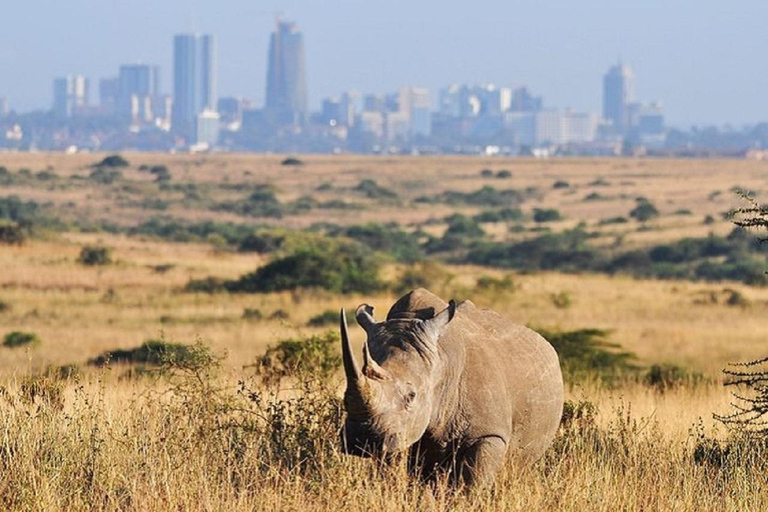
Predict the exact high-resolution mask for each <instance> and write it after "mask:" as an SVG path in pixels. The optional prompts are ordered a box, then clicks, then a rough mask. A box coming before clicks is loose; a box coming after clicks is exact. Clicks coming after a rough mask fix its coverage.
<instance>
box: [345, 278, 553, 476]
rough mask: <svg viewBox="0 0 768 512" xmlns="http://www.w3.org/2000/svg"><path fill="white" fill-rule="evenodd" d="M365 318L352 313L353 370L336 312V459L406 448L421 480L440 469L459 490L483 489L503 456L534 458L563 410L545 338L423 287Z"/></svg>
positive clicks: (368, 310)
mask: <svg viewBox="0 0 768 512" xmlns="http://www.w3.org/2000/svg"><path fill="white" fill-rule="evenodd" d="M372 313H373V308H372V307H371V306H368V305H366V304H363V305H361V306H360V307H358V308H357V312H356V317H357V322H358V323H359V324H360V326H361V327H362V328H363V329H364V330H365V332H366V333H367V340H366V342H365V343H364V345H363V361H362V366H361V365H360V364H359V363H358V361H357V359H356V358H355V356H354V355H353V353H352V349H351V346H350V341H349V334H348V332H347V322H346V318H345V315H344V310H343V309H342V311H341V346H342V356H343V361H344V371H345V374H346V379H347V387H346V391H345V393H344V406H345V409H346V412H347V418H346V422H345V424H344V428H343V431H342V435H341V437H342V445H343V450H344V452H345V453H348V454H352V455H358V456H361V457H370V456H373V457H381V458H384V459H389V458H391V457H392V456H393V455H394V454H397V453H403V452H407V454H408V460H409V466H410V468H411V469H412V470H413V471H414V472H415V473H417V474H419V475H420V476H421V477H423V478H426V479H429V478H433V477H436V476H438V475H440V474H444V473H445V472H448V473H450V477H451V481H452V482H454V483H455V484H459V483H463V484H466V485H468V486H477V485H486V484H489V483H492V482H493V481H494V479H495V476H496V474H497V473H498V472H499V470H500V469H501V467H502V465H503V464H504V462H505V461H506V460H508V459H513V460H515V461H517V462H519V463H525V462H531V461H535V460H537V459H538V458H540V457H541V456H542V454H543V453H544V451H545V450H546V449H547V447H549V445H550V444H551V443H552V440H553V438H554V436H555V434H556V432H557V429H558V426H559V424H560V416H561V414H562V410H563V378H562V373H561V371H560V364H559V361H558V357H557V353H556V352H555V350H554V349H553V348H552V346H551V345H550V344H549V343H548V342H547V340H545V339H544V338H543V337H542V336H541V335H539V334H538V333H536V332H535V331H532V330H531V329H528V328H527V327H525V326H522V325H517V324H514V323H512V322H511V321H509V320H507V319H505V318H503V317H501V316H500V315H498V314H497V313H495V312H494V311H491V310H488V309H479V308H477V307H476V306H475V305H474V304H473V303H472V302H470V301H464V302H462V303H461V304H459V305H458V306H457V305H456V303H455V302H454V301H451V302H450V303H449V304H447V303H446V302H445V301H443V300H442V299H440V298H439V297H437V296H436V295H434V294H432V293H431V292H429V291H427V290H425V289H423V288H420V289H418V290H414V291H412V292H410V293H408V294H407V295H405V296H403V297H402V298H400V299H399V300H398V301H397V302H396V303H395V304H394V305H393V306H392V308H391V309H390V311H389V314H388V315H387V319H386V321H384V322H376V321H375V320H374V319H373V315H372Z"/></svg>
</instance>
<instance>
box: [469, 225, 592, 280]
mask: <svg viewBox="0 0 768 512" xmlns="http://www.w3.org/2000/svg"><path fill="white" fill-rule="evenodd" d="M591 236H592V235H591V234H589V233H587V232H586V231H584V230H582V229H573V230H567V231H564V232H562V233H558V234H545V235H542V236H540V237H537V238H533V239H530V240H523V241H521V242H482V243H480V244H478V245H477V246H475V247H473V248H471V249H470V250H469V252H468V253H467V255H466V257H465V258H464V260H463V261H464V262H467V263H472V264H476V265H487V266H491V267H502V268H514V269H518V270H524V271H533V270H561V271H565V272H579V271H585V270H597V269H600V268H601V266H602V265H603V262H604V261H605V257H604V256H603V255H602V254H601V253H599V252H598V251H597V249H595V248H594V247H592V246H590V245H589V244H588V243H587V240H588V239H589V238H590V237H591Z"/></svg>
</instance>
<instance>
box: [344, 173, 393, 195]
mask: <svg viewBox="0 0 768 512" xmlns="http://www.w3.org/2000/svg"><path fill="white" fill-rule="evenodd" d="M352 190H354V191H356V192H361V193H362V194H363V195H365V197H367V198H369V199H390V200H392V199H397V194H396V193H395V192H394V191H393V190H390V189H388V188H386V187H382V186H381V185H379V184H378V183H376V181H375V180H372V179H369V178H366V179H364V180H361V181H360V183H358V184H357V186H355V187H354V188H353V189H352Z"/></svg>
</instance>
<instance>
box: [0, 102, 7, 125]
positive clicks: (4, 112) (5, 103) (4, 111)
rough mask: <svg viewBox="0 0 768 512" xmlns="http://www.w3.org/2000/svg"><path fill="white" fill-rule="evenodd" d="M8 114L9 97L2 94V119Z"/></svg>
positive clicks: (0, 112) (0, 106)
mask: <svg viewBox="0 0 768 512" xmlns="http://www.w3.org/2000/svg"><path fill="white" fill-rule="evenodd" d="M7 116H8V98H4V97H2V96H0V119H2V118H4V117H7Z"/></svg>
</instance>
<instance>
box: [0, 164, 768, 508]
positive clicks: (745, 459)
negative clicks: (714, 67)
mask: <svg viewBox="0 0 768 512" xmlns="http://www.w3.org/2000/svg"><path fill="white" fill-rule="evenodd" d="M124 156H125V157H126V158H127V159H128V160H129V161H130V163H131V166H130V167H129V168H126V169H124V170H122V181H120V182H119V183H117V184H112V185H110V186H108V187H105V186H102V185H95V184H93V183H90V182H85V181H82V182H81V181H73V180H71V179H69V177H70V176H84V177H87V176H88V175H89V173H90V172H91V168H90V167H89V166H90V165H92V164H93V163H94V162H96V161H98V160H100V159H101V158H102V157H103V155H99V156H97V155H75V156H60V155H46V154H38V155H34V154H33V155H17V154H3V155H0V166H5V167H6V168H8V169H10V170H16V169H20V168H28V169H30V170H31V171H32V172H33V173H36V172H39V171H42V170H46V169H47V170H48V171H49V172H52V173H55V174H56V175H57V178H55V179H53V180H40V181H29V182H26V181H24V180H20V181H16V182H13V183H9V184H7V185H3V186H0V196H2V197H5V196H9V195H18V196H19V197H21V198H22V199H24V200H35V201H37V202H39V203H49V202H50V203H51V205H52V206H50V208H52V209H53V211H55V212H56V215H57V216H59V217H60V218H61V219H64V220H66V221H72V220H75V219H87V220H89V221H97V220H98V221H104V222H109V223H114V224H117V225H121V226H134V225H137V224H138V223H141V222H143V221H145V220H148V219H150V218H151V217H152V216H154V215H156V214H157V213H158V212H156V211H152V209H148V208H146V207H140V206H137V205H140V204H142V203H141V201H142V199H143V198H147V197H152V198H154V199H159V200H163V201H165V202H166V203H167V204H166V206H165V208H164V209H163V210H162V212H161V213H162V214H163V215H165V216H169V217H173V218H175V219H182V220H186V221H190V222H192V221H200V220H206V219H207V220H216V221H222V222H225V221H231V222H234V223H240V224H242V223H248V222H251V223H264V224H266V225H272V226H281V227H287V228H292V229H298V228H305V227H308V226H310V225H311V224H315V223H318V222H326V223H336V224H340V225H353V224H360V223H364V222H368V221H375V222H379V223H383V222H390V221H392V222H396V223H398V224H399V225H400V226H402V227H403V228H404V229H406V230H408V229H410V230H413V229H415V227H417V226H418V227H421V228H423V229H424V230H425V231H427V232H430V233H432V234H434V235H435V236H440V235H441V234H442V232H443V231H445V229H446V227H445V223H444V222H440V221H439V219H442V218H443V217H445V216H447V215H449V214H452V213H455V212H459V213H463V214H466V215H475V214H477V213H479V212H481V211H483V210H484V209H485V208H484V207H483V206H479V205H466V204H463V205H449V204H444V203H415V202H413V199H415V198H416V197H419V196H425V195H436V194H439V193H442V192H444V191H448V190H451V191H461V192H470V191H473V190H477V189H479V188H481V187H483V186H486V185H490V186H493V187H496V188H499V189H504V188H508V187H514V188H515V189H519V190H525V189H530V194H529V197H527V199H526V200H525V202H523V203H522V206H521V209H522V210H523V211H525V212H526V214H528V213H529V212H530V211H531V210H532V209H533V208H556V209H558V210H559V211H560V212H561V213H562V215H563V217H564V219H563V220H560V221H555V222H552V223H549V224H547V225H548V226H550V229H552V231H553V232H559V231H562V230H564V229H569V228H572V227H574V226H575V225H577V224H578V223H579V222H585V223H586V224H587V225H588V226H589V228H590V229H593V230H594V232H595V233H596V235H595V236H594V238H593V239H594V243H595V244H596V245H598V246H600V245H603V246H611V245H615V244H616V239H617V238H620V239H621V244H622V247H625V248H629V249H632V248H638V247H645V246H649V245H652V244H659V243H664V242H670V241H675V240H679V239H680V238H682V237H700V236H707V234H708V233H710V232H712V233H715V234H719V235H726V234H727V233H729V232H730V231H731V229H732V225H731V224H730V222H729V221H728V220H725V219H723V218H722V216H721V214H722V213H723V212H726V211H728V210H730V209H732V208H734V207H739V206H741V205H742V203H741V202H740V200H739V199H738V197H737V196H736V195H735V194H733V193H732V192H731V191H730V190H731V189H732V188H733V187H739V188H743V189H748V190H753V191H755V192H756V193H757V195H758V198H759V197H761V195H760V193H761V187H763V186H764V184H765V183H766V178H768V165H767V164H765V163H760V162H743V161H710V160H706V161H693V160H691V161H687V160H686V161H666V160H660V161H657V160H547V161H535V160H497V159H489V160H482V159H476V158H384V157H382V158H362V157H302V160H304V165H302V166H298V167H286V166H282V165H280V161H281V160H282V158H278V157H260V156H230V155H226V156H224V155H222V156H186V155H184V156H182V155H179V156H167V155H138V154H137V155H133V154H128V155H124ZM140 164H146V165H165V166H167V168H168V170H169V171H170V174H171V180H170V182H171V183H174V184H176V183H182V184H184V183H195V184H197V185H198V188H199V190H198V191H199V192H200V193H201V195H202V196H204V198H205V199H206V200H207V201H212V202H216V201H219V202H221V201H226V200H234V199H235V198H237V197H240V196H242V192H241V191H240V190H241V188H243V187H245V188H246V189H247V187H249V186H254V185H257V184H263V183H268V184H270V185H273V186H274V187H275V188H276V190H277V195H278V197H279V198H280V200H281V201H283V202H286V203H287V202H289V201H294V200H296V199H298V198H300V197H302V196H307V195H311V196H312V197H314V198H315V199H316V200H317V201H331V200H339V199H340V200H343V201H347V202H353V203H359V204H360V205H362V209H346V210H343V209H334V208H313V209H311V210H310V211H308V212H304V213H302V214H295V215H293V214H288V215H285V216H283V217H282V218H265V219H249V218H245V217H243V216H242V215H239V214H237V213H233V212H231V211H220V210H216V209H204V208H199V206H200V205H199V202H196V201H197V200H195V201H193V200H190V199H189V198H188V197H186V198H185V197H184V193H183V191H181V190H179V189H168V188H166V189H162V188H158V187H157V185H156V184H155V183H154V181H153V179H152V177H151V176H148V175H147V173H146V172H142V171H141V170H139V169H138V168H137V167H138V166H139V165H140ZM484 168H488V169H492V170H493V171H494V172H496V171H498V170H500V169H509V170H510V171H511V172H512V177H511V178H509V179H499V178H490V179H489V178H487V177H486V178H484V177H482V176H481V175H480V170H481V169H484ZM365 178H372V179H375V180H376V182H377V183H378V184H379V185H381V186H383V187H386V188H387V189H390V190H392V191H394V192H395V193H396V194H397V196H398V198H399V199H398V202H394V201H390V202H387V201H383V202H382V201H378V200H377V199H376V198H372V197H366V196H361V195H360V194H358V193H356V192H354V191H353V190H352V189H353V188H354V187H355V185H357V184H358V183H359V182H360V181H361V180H362V179H365ZM557 181H565V182H568V185H569V186H568V187H561V188H553V183H554V182H557ZM323 184H330V186H322V185H323ZM318 188H321V190H319V191H318V190H317V189H318ZM534 189H535V190H534ZM592 193H596V194H598V195H599V198H597V199H592V200H587V201H585V200H584V199H585V197H586V196H588V195H589V194H592ZM637 196H644V197H646V198H647V199H648V200H649V201H651V202H652V203H653V204H655V205H656V207H657V208H658V210H659V211H660V213H661V215H660V216H659V217H657V218H655V219H654V220H653V221H651V222H650V223H649V224H643V225H639V224H638V223H636V222H627V223H611V224H603V223H601V222H600V221H601V220H603V219H606V218H611V217H615V216H627V214H628V212H629V211H630V210H631V209H632V208H633V207H634V206H635V204H636V199H635V198H636V197H637ZM682 210H686V211H687V212H688V213H685V214H683V213H680V212H681V211H682ZM707 215H710V216H712V220H711V221H709V222H707V223H704V222H703V219H704V217H705V216H707ZM436 219H437V221H436ZM523 222H524V225H525V226H527V227H529V228H530V227H531V226H534V225H533V224H532V223H531V222H530V220H525V221H523ZM484 227H485V229H486V232H487V233H488V236H489V237H491V238H493V239H494V240H507V239H516V238H520V239H523V238H530V237H534V236H536V231H535V230H531V229H527V230H522V229H518V230H510V229H508V228H509V226H508V225H506V224H504V223H495V224H489V225H484ZM83 231H84V230H83V229H66V230H61V229H59V230H56V231H50V230H42V231H38V232H36V233H35V235H34V236H33V237H32V238H31V239H30V240H28V241H27V242H26V243H25V244H23V245H21V246H6V245H0V269H2V270H1V271H0V301H2V303H4V304H6V305H7V306H8V307H7V309H5V310H0V335H4V334H6V333H8V332H11V331H25V332H34V333H36V334H37V335H38V336H39V339H40V342H39V343H38V344H37V345H30V346H25V347H20V348H13V349H11V348H2V347H0V351H1V355H2V357H0V385H1V386H2V388H1V389H0V409H2V414H0V474H2V478H1V479H0V507H2V508H3V509H19V510H38V509H50V510H57V509H60V510H115V509H130V510H165V509H177V510H324V509H345V510H371V509H378V510H765V509H768V490H766V489H768V476H767V475H768V472H767V471H766V464H767V463H766V452H765V448H763V446H762V445H761V444H760V443H755V442H752V441H750V440H744V439H742V438H740V437H739V436H738V435H734V434H730V433H729V432H728V431H727V429H726V428H724V427H723V426H722V425H720V424H718V423H717V422H716V421H715V420H714V419H713V418H712V413H726V412H728V411H729V410H730V406H729V402H730V399H731V397H730V395H729V390H727V389H724V388H723V386H722V379H721V376H720V370H721V368H723V367H724V366H725V365H726V364H727V363H728V362H730V361H744V360H749V359H754V358H757V357H762V356H766V355H768V347H766V344H765V341H764V340H765V339H766V334H768V323H766V322H765V317H766V312H768V288H765V287H760V286H749V285H746V284H741V283H735V282H692V281H685V280H649V279H637V278H633V277H629V276H625V275H606V274H597V273H578V274H563V273H556V272H533V273H517V272H514V271H512V270H500V269H492V268H487V267H480V266H469V265H454V264H450V263H448V264H445V265H444V266H443V267H442V268H441V270H440V271H439V272H438V273H437V277H436V278H434V279H433V280H432V282H431V283H430V286H431V287H432V288H433V291H436V292H438V293H440V294H441V295H443V296H444V297H445V298H448V296H453V297H456V298H459V299H462V298H471V299H472V300H473V301H474V302H475V303H476V304H478V305H479V306H487V307H492V308H494V309H496V310H497V311H499V312H502V313H503V314H505V315H506V316H508V317H509V318H511V319H513V320H514V321H516V322H519V323H524V324H528V325H532V326H539V327H542V328H546V329H548V330H558V331H569V330H575V329H582V328H599V329H604V330H607V331H609V332H610V334H609V340H610V341H611V342H615V343H618V344H620V346H621V349H622V350H626V351H630V352H632V353H634V354H635V355H636V356H637V359H636V361H635V362H636V364H638V365H642V366H647V365H651V364H654V363H667V364H674V365H678V366H679V367H680V368H683V369H685V370H686V371H688V372H693V373H695V374H696V378H689V379H682V380H680V382H675V383H674V385H671V387H667V388H664V387H659V386H649V385H647V384H646V383H644V381H643V380H642V379H638V378H632V379H618V380H616V381H611V382H606V381H601V380H600V379H598V378H579V379H578V380H574V381H572V382H570V383H569V387H568V392H567V395H568V398H569V400H571V401H572V402H573V403H574V404H578V403H581V404H582V405H581V407H580V408H579V407H577V410H576V414H575V418H574V419H572V420H571V421H569V422H566V423H565V424H564V426H563V430H562V432H561V435H560V437H559V438H558V440H557V442H556V445H555V447H554V448H553V449H552V450H550V452H549V453H548V455H547V456H546V457H545V459H544V460H542V461H541V462H539V463H538V464H536V465H535V466H533V467H531V468H517V467H512V466H510V467H508V468H506V469H505V471H504V474H503V475H502V476H501V478H500V479H499V481H498V484H497V485H496V487H495V488H494V489H491V490H488V491H482V492H479V493H477V494H473V495H466V494H464V493H455V492H453V491H451V490H450V489H448V488H447V487H446V486H445V485H440V484H439V485H436V486H429V487H425V486H422V485H420V484H417V483H415V482H413V481H412V480H410V479H409V478H408V477H407V475H405V473H404V471H403V469H402V467H400V466H394V467H377V466H376V465H374V464H373V463H371V462H370V461H363V460H359V459H353V458H348V457H344V456H342V455H340V454H339V453H338V452H337V451H336V436H337V432H336V429H337V427H338V425H339V421H340V420H341V418H342V415H341V412H340V409H339V403H338V400H337V398H336V397H337V396H338V394H339V387H340V385H341V383H342V378H341V376H340V375H339V374H338V373H336V372H332V373H331V377H329V378H323V377H322V376H321V377H320V378H318V376H317V375H311V372H306V373H300V374H299V375H298V376H289V377H288V378H287V379H284V380H283V381H282V382H281V384H280V386H279V388H278V387H274V386H268V385H266V384H264V383H263V382H262V381H261V379H260V378H259V376H257V375H255V370H254V364H255V363H256V362H257V361H258V359H259V357H260V356H261V355H262V354H263V353H264V352H265V350H266V349H267V348H268V347H269V346H274V345H275V344H276V343H277V342H278V341H280V340H284V339H287V338H302V337H306V336H309V335H312V334H321V333H324V332H325V331H327V330H328V329H329V328H333V326H324V327H309V326H308V325H307V323H308V321H309V320H310V319H311V318H312V317H314V316H316V315H318V314H320V313H322V312H324V311H326V310H328V309H337V308H339V307H341V306H344V307H346V308H347V309H350V308H353V307H354V306H356V305H357V304H358V303H360V302H362V301H366V302H369V303H371V304H372V305H374V306H375V308H376V312H377V317H379V318H381V317H383V316H384V314H385V312H386V309H387V308H388V306H389V305H390V304H391V303H392V302H393V301H394V300H395V299H396V298H397V294H396V293H395V292H394V291H392V290H385V291H377V292H375V293H371V294H360V293H352V294H347V295H340V294H335V293H331V292H328V291H322V290H303V291H302V290H299V291H283V292H275V293H266V294H239V293H213V294H207V293H189V292H184V287H185V285H186V284H187V283H188V282H189V281H190V280H193V279H202V278H206V277H208V276H216V277H219V278H224V279H235V278H237V277H239V276H241V275H243V274H245V273H247V272H250V271H253V270H254V269H255V268H256V267H258V266H260V265H263V264H265V263H267V262H268V261H269V260H270V256H269V255H264V254H256V253H252V252H237V251H235V250H232V249H231V248H229V247H226V246H222V244H221V241H220V240H208V241H207V242H205V241H199V242H194V243H175V242H170V241H167V240H162V239H159V238H157V237H150V236H146V235H130V236H129V235H127V234H115V233H108V232H105V231H104V230H100V231H98V232H83ZM89 245H103V246H108V247H110V248H112V260H113V261H112V263H111V264H109V265H104V266H85V265H82V264H80V263H78V262H77V259H78V255H79V254H80V251H81V249H82V248H83V247H84V246H89ZM406 267H407V265H406V264H404V263H397V262H392V261H389V262H387V263H386V264H385V266H384V268H383V271H382V275H383V276H384V277H386V278H387V279H388V280H390V281H397V279H398V278H399V276H401V275H402V272H403V269H404V268H406ZM425 272H427V271H425ZM487 277H493V278H496V279H498V280H499V282H503V283H506V284H505V286H504V287H502V288H498V287H496V288H493V287H492V288H488V287H483V286H481V285H480V284H479V283H481V282H482V280H483V278H487ZM505 277H507V278H509V280H507V281H502V280H503V279H504V278H505ZM734 296H735V297H738V299H739V300H729V298H731V297H734ZM246 310H250V311H254V310H258V311H259V313H260V315H259V317H255V316H254V315H250V317H249V315H248V314H247V313H246ZM278 311H280V312H282V313H281V314H279V315H273V313H275V312H278ZM353 334H354V337H353V341H354V342H356V343H357V344H359V343H360V342H361V341H362V331H361V330H359V329H356V328H355V329H353ZM157 338H163V339H165V340H166V341H169V342H177V343H185V344H192V343H194V342H195V340H199V343H200V344H199V345H196V346H195V347H196V348H193V349H191V350H192V355H193V357H191V358H189V359H186V360H183V361H174V360H169V361H164V362H162V363H161V364H160V366H159V367H157V368H155V367H152V368H149V369H148V370H146V371H140V369H137V368H133V370H131V367H129V365H123V364H110V365H107V366H104V367H95V366H92V365H89V364H88V361H89V360H91V359H93V358H96V357H98V356H99V355H100V354H103V353H104V352H106V351H110V350H115V349H131V348H134V347H137V346H138V345H140V344H141V343H142V342H143V341H145V340H148V339H157ZM585 401H586V402H589V403H590V404H592V405H584V403H585ZM718 443H719V444H718ZM726 446H728V447H729V449H730V451H726V450H725V447H726ZM721 448H722V449H721Z"/></svg>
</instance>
